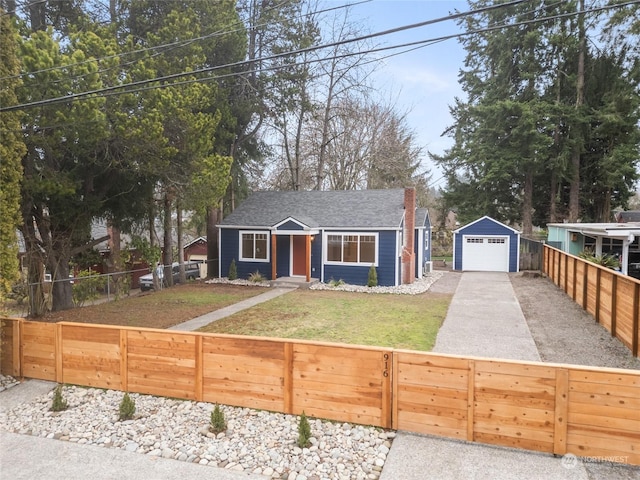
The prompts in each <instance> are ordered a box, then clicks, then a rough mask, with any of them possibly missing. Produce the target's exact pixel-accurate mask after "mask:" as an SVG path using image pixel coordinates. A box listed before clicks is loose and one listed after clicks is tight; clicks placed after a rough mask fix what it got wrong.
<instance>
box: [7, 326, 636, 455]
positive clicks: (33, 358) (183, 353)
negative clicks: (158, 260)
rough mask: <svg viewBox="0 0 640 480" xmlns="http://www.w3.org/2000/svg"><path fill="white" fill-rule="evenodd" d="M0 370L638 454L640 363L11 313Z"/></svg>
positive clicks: (547, 447)
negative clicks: (440, 350) (491, 355)
mask: <svg viewBox="0 0 640 480" xmlns="http://www.w3.org/2000/svg"><path fill="white" fill-rule="evenodd" d="M2 332H3V344H2V365H1V367H2V372H3V373H5V374H12V375H14V376H26V377H30V378H39V379H44V380H53V381H57V382H60V383H72V384H79V385H87V386H93V387H99V388H110V389H116V390H122V391H129V392H138V393H147V394H154V395H161V396H168V397H177V398H185V399H193V400H202V401H207V402H219V403H224V404H227V405H235V406H242V407H250V408H259V409H267V410H271V411H278V412H283V413H292V414H300V413H301V412H302V411H304V412H305V413H306V414H307V415H309V416H312V417H319V418H325V419H330V420H336V421H347V422H352V423H360V424H367V425H376V426H380V427H385V428H394V429H399V430H406V431H410V432H416V433H426V434H433V435H438V436H443V437H448V438H456V439H462V440H468V441H477V442H482V443H489V444H494V445H503V446H509V447H518V448H523V449H530V450H535V451H541V452H548V453H554V454H558V455H563V454H565V453H573V454H575V455H578V456H590V457H601V458H605V457H606V458H608V459H613V461H617V462H621V463H629V464H632V465H640V415H639V414H638V412H639V411H640V371H634V370H618V369H604V368H595V367H594V368H591V367H580V366H572V365H555V364H544V363H537V362H517V361H507V360H491V359H481V358H473V357H458V356H451V355H436V354H432V353H426V352H412V351H403V350H392V349H384V348H373V347H360V346H351V345H336V344H327V343H316V342H302V341H295V340H282V339H269V338H247V337H239V336H230V335H213V334H204V333H198V332H177V331H166V330H152V329H139V328H128V327H114V326H103V325H82V324H74V323H66V322H61V323H57V324H52V323H39V322H30V321H25V320H22V319H6V320H3V321H2Z"/></svg>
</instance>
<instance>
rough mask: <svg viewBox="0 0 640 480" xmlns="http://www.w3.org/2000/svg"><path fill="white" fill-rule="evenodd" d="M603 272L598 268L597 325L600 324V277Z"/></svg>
mask: <svg viewBox="0 0 640 480" xmlns="http://www.w3.org/2000/svg"><path fill="white" fill-rule="evenodd" d="M601 275H602V270H601V269H599V268H596V314H595V317H596V323H600V277H601Z"/></svg>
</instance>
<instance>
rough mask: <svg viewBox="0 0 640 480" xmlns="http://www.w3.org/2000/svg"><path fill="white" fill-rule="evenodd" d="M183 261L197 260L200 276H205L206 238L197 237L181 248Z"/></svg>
mask: <svg viewBox="0 0 640 480" xmlns="http://www.w3.org/2000/svg"><path fill="white" fill-rule="evenodd" d="M182 252H183V257H182V258H183V259H184V261H185V262H189V261H190V262H198V263H199V264H200V278H206V277H207V239H206V238H205V237H198V238H196V239H193V240H191V241H190V242H189V243H187V244H186V245H185V246H184V247H183V248H182Z"/></svg>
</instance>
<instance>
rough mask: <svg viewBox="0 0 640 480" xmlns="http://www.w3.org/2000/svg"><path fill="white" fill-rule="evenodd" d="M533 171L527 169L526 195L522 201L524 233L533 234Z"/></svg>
mask: <svg viewBox="0 0 640 480" xmlns="http://www.w3.org/2000/svg"><path fill="white" fill-rule="evenodd" d="M532 212H533V170H532V169H531V168H527V171H526V172H525V176H524V195H523V199H522V233H523V234H524V235H531V234H532V233H533V219H532Z"/></svg>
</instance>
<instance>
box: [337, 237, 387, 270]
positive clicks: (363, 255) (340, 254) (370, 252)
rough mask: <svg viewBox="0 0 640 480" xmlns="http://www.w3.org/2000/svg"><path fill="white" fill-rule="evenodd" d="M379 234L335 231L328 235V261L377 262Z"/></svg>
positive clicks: (367, 263)
mask: <svg viewBox="0 0 640 480" xmlns="http://www.w3.org/2000/svg"><path fill="white" fill-rule="evenodd" d="M377 248H378V236H377V235H375V234H373V235H372V234H359V233H349V234H347V233H335V234H331V235H327V255H326V258H327V263H349V264H366V265H371V264H375V263H376V258H377V254H376V252H377Z"/></svg>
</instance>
